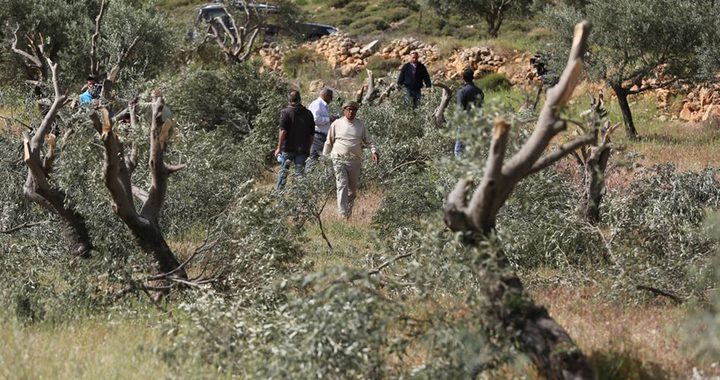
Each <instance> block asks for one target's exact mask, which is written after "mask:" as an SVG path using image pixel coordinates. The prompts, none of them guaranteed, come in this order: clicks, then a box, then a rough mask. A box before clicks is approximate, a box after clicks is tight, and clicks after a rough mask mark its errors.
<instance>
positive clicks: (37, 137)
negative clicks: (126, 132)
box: [11, 0, 186, 278]
mask: <svg viewBox="0 0 720 380" xmlns="http://www.w3.org/2000/svg"><path fill="white" fill-rule="evenodd" d="M42 4H43V5H46V4H45V3H44V2H43V3H42ZM132 5H133V4H131V3H128V2H122V1H113V2H106V1H104V0H103V1H102V2H101V3H100V4H99V8H98V9H97V14H96V15H95V16H94V19H95V23H94V27H92V26H91V25H92V24H91V23H89V22H85V23H82V22H81V23H77V24H76V25H80V26H83V27H84V28H80V27H78V28H76V29H74V30H66V29H62V28H59V29H50V30H48V31H47V32H49V33H50V34H52V33H57V34H58V35H59V36H60V37H63V36H64V33H67V34H68V35H71V36H75V35H76V34H77V35H80V36H86V37H87V38H88V40H89V41H90V44H89V47H90V48H89V51H87V50H84V49H83V50H81V51H76V52H58V51H57V50H56V49H53V48H51V46H52V44H51V43H50V41H52V39H51V38H46V37H45V36H44V35H43V34H41V31H38V30H35V29H36V28H35V26H34V25H35V24H33V23H31V24H30V26H29V27H26V28H24V29H23V30H25V31H24V32H23V33H22V34H23V35H24V37H25V38H24V40H26V41H27V42H26V43H24V44H23V45H21V44H20V42H19V41H20V40H23V39H21V38H20V37H19V35H20V34H21V33H20V31H21V28H20V26H19V25H18V26H16V27H15V28H14V30H13V33H12V42H11V45H12V51H13V52H14V53H15V54H16V55H17V56H18V57H19V58H20V59H22V61H24V62H25V64H26V66H27V67H28V68H29V69H31V70H30V73H32V76H31V77H29V79H32V80H33V81H32V85H33V86H34V87H35V89H36V91H35V92H34V93H33V95H31V97H32V98H33V99H32V100H33V101H35V102H37V104H38V105H39V111H38V112H36V113H35V114H33V118H34V119H35V121H34V122H33V123H32V125H29V126H28V128H27V129H29V130H28V131H25V133H24V138H23V140H24V153H23V155H24V162H25V164H26V166H27V168H28V175H27V180H26V182H25V186H24V194H25V196H26V197H27V198H28V199H29V200H31V201H33V202H35V203H37V204H38V205H40V206H42V207H43V208H45V209H46V210H48V211H50V212H52V213H54V214H56V215H57V216H58V217H59V218H60V220H61V221H62V223H63V224H64V226H65V228H64V232H65V236H66V238H67V239H68V243H69V246H70V247H71V251H72V252H73V253H74V254H76V255H81V256H86V257H87V256H89V251H90V250H91V249H92V247H93V245H92V243H91V241H90V234H89V232H88V229H87V227H86V225H85V217H84V216H83V215H81V213H79V212H78V211H77V210H76V207H75V205H74V203H73V201H72V199H71V197H70V196H68V192H73V191H75V190H74V189H67V188H66V189H62V188H60V185H59V183H58V181H57V180H56V178H54V177H55V176H54V175H53V174H54V173H53V172H52V171H53V164H54V163H55V160H56V157H57V154H56V145H58V140H60V141H63V140H65V139H66V138H68V136H71V135H72V133H73V129H74V128H77V127H78V126H79V125H80V124H81V123H83V122H88V121H89V120H88V119H87V118H85V116H87V115H88V111H91V112H89V115H90V118H91V120H92V121H93V125H95V126H96V127H97V129H98V132H101V133H102V136H103V138H104V140H107V139H108V137H113V136H114V135H113V134H111V133H110V134H109V128H110V123H111V121H110V119H111V118H110V113H109V111H108V107H109V101H110V100H111V99H113V98H114V97H115V94H116V91H115V85H116V84H117V82H118V80H119V78H120V74H121V70H122V69H124V68H128V67H129V68H130V70H128V71H131V72H132V74H131V75H129V77H132V76H135V77H137V78H138V79H140V80H145V77H144V75H145V74H144V73H145V70H144V67H143V66H145V65H151V66H154V67H155V68H153V70H157V69H159V68H160V67H161V66H162V65H161V63H162V59H163V57H165V56H166V55H167V52H168V51H169V50H171V49H169V48H168V44H167V43H166V42H167V40H166V39H163V38H162V37H159V36H155V34H157V35H162V34H163V33H164V29H163V28H164V21H163V20H162V19H161V18H160V17H159V16H158V15H157V14H153V13H152V12H145V11H147V9H144V8H143V7H134V6H132ZM75 16H76V17H77V18H78V19H80V20H85V21H87V20H88V19H90V18H89V17H87V13H86V12H80V13H77V14H76V15H75ZM104 23H107V24H108V25H107V27H106V29H103V25H104ZM91 30H94V33H92V34H90V31H91ZM147 39H151V40H152V44H151V42H150V41H149V40H147ZM61 40H62V39H61ZM53 53H54V54H55V55H56V56H58V57H59V58H58V60H61V59H62V57H64V56H65V54H68V56H70V57H72V59H70V60H69V62H70V63H75V62H79V61H83V60H84V59H79V58H77V57H84V58H85V59H87V57H88V56H89V63H90V65H89V66H90V67H89V72H90V73H91V74H95V75H99V76H100V77H101V78H104V86H103V89H102V92H101V94H100V95H99V99H96V100H94V101H93V104H92V105H90V106H81V107H79V109H77V110H75V109H71V106H72V103H73V102H72V100H71V98H70V97H69V96H68V91H67V90H64V89H63V83H62V80H63V79H66V77H65V76H61V72H60V64H59V62H57V61H56V60H54V59H53V58H52V57H51V55H52V54H53ZM88 53H89V54H88ZM85 62H88V61H85ZM85 67H87V66H85ZM72 73H73V71H71V72H70V74H69V75H68V77H69V78H70V79H71V80H72V79H77V78H76V77H75V76H74V75H73V74H72ZM75 73H77V71H75ZM149 74H151V72H149ZM47 87H50V88H51V91H52V93H49V94H46V93H47V92H49V91H47V90H46V88H47ZM37 89H40V91H37ZM95 108H97V109H99V110H100V112H101V113H103V116H102V117H100V116H99V115H98V113H97V112H94V109H95ZM129 108H130V111H129V112H128V113H129V114H130V120H131V122H132V124H133V126H134V124H135V123H134V122H135V117H136V115H135V113H136V112H135V109H134V108H135V103H134V102H131V105H130V107H129ZM91 109H92V110H91ZM162 109H163V107H162V105H155V106H154V108H153V111H154V112H153V113H152V120H153V122H152V123H151V126H152V128H150V130H151V131H152V132H153V133H154V134H151V136H150V137H151V152H152V154H151V155H150V157H151V165H150V166H151V169H155V170H154V171H152V170H151V172H152V174H153V176H152V183H151V187H150V190H149V191H148V192H147V197H148V199H149V200H148V201H147V202H145V207H144V208H143V210H142V211H141V213H140V215H141V216H142V217H143V218H144V220H145V221H146V223H145V222H143V220H132V218H130V217H126V216H127V215H130V214H129V213H127V212H125V209H123V208H118V207H117V206H118V205H121V206H122V205H123V203H122V202H121V201H120V200H119V198H118V196H117V194H116V193H117V191H116V192H112V191H111V193H112V195H113V201H114V205H115V207H114V209H115V211H116V212H118V214H119V215H120V216H121V217H122V219H123V221H124V222H125V223H126V224H127V225H128V226H129V227H130V230H131V231H132V232H133V233H134V234H135V237H136V238H137V239H138V241H139V243H140V246H141V247H142V248H143V249H145V250H146V251H147V252H149V253H152V254H153V255H154V256H155V258H156V259H157V262H158V263H159V265H160V269H161V271H163V272H165V273H167V272H171V271H172V272H174V273H175V274H176V275H178V276H179V277H181V278H184V277H186V276H185V274H184V272H183V271H182V268H181V267H179V265H180V264H179V263H178V262H177V260H176V259H175V257H174V255H173V254H172V252H171V251H170V250H169V248H168V247H167V244H166V243H165V241H164V239H163V238H162V234H161V233H159V228H158V227H157V220H158V215H159V213H160V210H161V206H162V203H163V200H164V195H165V189H166V187H167V177H166V174H167V173H166V172H165V171H166V170H171V171H174V170H177V169H179V168H173V167H169V166H166V165H164V163H163V159H162V152H163V151H164V149H165V141H164V140H163V138H165V139H166V138H167V133H168V129H169V126H168V122H171V121H168V120H166V119H167V117H163V120H162V123H160V124H158V121H157V120H159V119H158V118H159V117H158V116H157V113H158V112H161V111H162ZM101 119H102V120H101ZM98 126H100V127H98ZM80 127H81V126H80ZM163 128H164V129H163ZM161 129H162V131H163V132H164V134H163V135H162V136H164V137H161V136H160V135H158V133H159V132H158V131H160V130H161ZM156 130H157V131H156ZM61 132H62V133H61ZM109 141H110V142H112V141H113V140H112V139H110V140H109ZM158 146H161V148H158ZM110 148H112V149H115V151H114V152H115V153H117V152H118V151H119V150H121V148H118V147H117V144H115V145H112V146H108V149H110ZM108 154H109V156H110V159H108V160H109V161H111V159H117V157H115V156H113V154H112V153H108ZM153 163H159V165H162V166H157V167H156V166H154V165H152V164H153ZM113 165H114V166H113ZM108 166H109V167H111V168H116V169H117V167H118V164H117V163H110V164H108ZM168 168H170V169H168ZM131 171H132V170H130V172H131ZM122 179H125V178H122ZM110 180H111V178H109V176H108V175H106V185H107V187H108V188H110V189H111V190H113V188H112V186H111V181H110ZM128 181H129V178H128ZM126 184H127V183H123V186H124V185H126ZM124 190H128V191H131V193H130V194H132V190H133V189H132V188H131V187H126V188H125V187H124ZM137 194H139V193H136V196H137ZM129 204H130V205H131V206H134V200H133V198H132V195H131V198H130V201H129ZM130 216H132V215H130ZM148 229H149V230H151V232H147V231H145V230H148ZM138 231H144V232H143V233H139V232H138ZM148 240H150V242H148Z"/></svg>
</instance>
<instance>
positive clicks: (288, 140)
mask: <svg viewBox="0 0 720 380" xmlns="http://www.w3.org/2000/svg"><path fill="white" fill-rule="evenodd" d="M300 101H301V98H300V91H295V90H293V91H290V94H288V102H289V104H288V107H287V108H285V109H283V110H282V111H280V133H279V135H278V145H277V149H275V156H276V157H277V159H278V162H280V174H279V175H278V180H277V185H276V186H275V189H276V190H278V191H280V190H282V188H283V186H284V185H285V178H286V177H287V171H288V168H289V167H290V163H294V164H295V171H297V173H298V174H300V175H302V173H303V170H304V169H305V161H306V160H307V158H308V155H309V154H310V145H312V141H313V132H314V130H315V122H314V121H313V115H312V112H310V111H308V109H307V108H305V107H303V105H302V104H300Z"/></svg>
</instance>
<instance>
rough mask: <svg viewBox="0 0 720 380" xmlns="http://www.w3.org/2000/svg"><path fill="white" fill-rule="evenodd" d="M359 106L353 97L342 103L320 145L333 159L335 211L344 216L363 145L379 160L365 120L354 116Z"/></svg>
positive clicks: (356, 182)
mask: <svg viewBox="0 0 720 380" xmlns="http://www.w3.org/2000/svg"><path fill="white" fill-rule="evenodd" d="M359 107H360V105H359V104H358V103H357V102H352V101H351V102H347V103H345V104H343V107H342V109H343V117H342V118H340V119H337V120H335V121H334V122H333V123H332V124H331V125H330V130H329V131H328V136H327V140H326V141H325V148H324V149H323V154H324V155H330V157H331V158H332V160H333V168H334V169H335V184H336V186H337V204H338V213H339V214H340V216H341V217H343V218H345V219H349V218H350V216H351V215H352V207H353V202H354V201H355V196H356V195H357V188H358V185H359V184H360V171H361V169H362V149H363V147H367V146H369V147H370V151H371V152H372V159H373V162H375V163H376V164H377V163H378V162H379V161H380V156H379V155H378V152H377V148H376V147H375V143H374V142H373V140H372V138H371V137H370V134H369V133H368V131H367V129H366V128H365V124H364V123H363V122H362V121H360V120H359V119H357V118H356V117H355V116H356V115H357V110H358V108H359Z"/></svg>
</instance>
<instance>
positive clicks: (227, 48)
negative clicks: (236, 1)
mask: <svg viewBox="0 0 720 380" xmlns="http://www.w3.org/2000/svg"><path fill="white" fill-rule="evenodd" d="M240 5H242V8H243V13H244V15H243V17H244V18H245V22H244V24H243V25H242V26H239V25H238V24H237V23H236V22H235V17H234V16H233V14H232V13H231V12H230V11H228V9H227V8H225V7H223V10H224V11H225V14H224V15H223V16H219V17H217V18H215V19H214V20H212V21H211V23H210V27H209V28H208V32H211V33H210V36H209V37H210V38H212V39H214V40H215V42H216V43H217V45H218V47H219V48H220V50H222V52H223V56H224V57H225V62H226V63H227V64H228V65H234V64H237V63H242V62H245V61H246V60H248V58H250V57H251V54H252V52H253V45H254V44H255V40H256V39H257V36H258V33H259V32H260V29H261V27H263V26H264V25H265V21H266V20H265V19H266V17H265V16H264V15H262V14H260V12H259V11H258V10H257V9H255V8H250V7H248V6H247V5H246V4H245V2H240Z"/></svg>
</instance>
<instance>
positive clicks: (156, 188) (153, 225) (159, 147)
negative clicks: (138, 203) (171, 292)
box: [90, 98, 188, 279]
mask: <svg viewBox="0 0 720 380" xmlns="http://www.w3.org/2000/svg"><path fill="white" fill-rule="evenodd" d="M162 107H163V101H162V98H159V99H158V100H157V101H156V102H154V103H153V105H152V120H151V126H150V154H149V156H150V157H149V162H148V165H149V167H150V175H151V186H150V190H149V191H148V192H147V199H146V200H145V202H144V203H143V206H142V208H141V211H140V212H139V213H138V211H137V210H136V208H135V203H134V199H133V196H134V195H133V193H134V191H136V190H134V186H133V185H132V182H131V174H132V169H134V163H132V162H128V161H129V160H128V159H127V158H126V155H125V148H124V145H123V143H122V141H121V140H120V138H119V137H118V136H117V134H116V133H115V131H114V130H113V128H112V124H111V120H110V117H109V114H108V111H107V110H106V109H104V108H102V109H101V110H100V111H99V112H97V113H92V114H91V116H90V118H91V120H92V121H93V125H94V127H95V129H96V130H97V131H98V133H99V134H100V137H101V139H102V142H103V145H104V147H105V168H104V175H103V176H104V179H105V186H106V187H107V188H108V190H110V194H111V196H112V199H113V211H114V212H115V213H116V214H117V215H118V216H119V217H120V219H122V221H123V222H124V223H125V225H127V226H128V228H129V229H130V232H131V233H132V234H133V236H134V237H135V239H136V240H137V242H138V244H139V245H140V247H141V248H142V250H143V251H145V252H147V253H149V254H152V255H153V257H154V258H155V261H156V262H157V264H158V267H159V269H160V272H161V273H170V272H172V273H173V275H174V276H176V277H178V278H181V279H187V278H188V276H187V273H186V272H185V270H184V268H180V269H178V268H179V267H180V263H179V262H178V260H177V259H176V258H175V255H174V254H173V252H172V250H171V249H170V247H169V246H168V244H167V242H166V241H165V237H164V236H163V233H162V229H161V228H160V224H159V215H160V210H161V208H162V205H163V203H164V200H165V192H166V191H167V178H168V176H169V175H170V174H171V173H172V172H175V171H177V170H180V169H181V168H182V166H176V167H170V166H167V165H166V164H165V161H164V151H165V144H166V141H165V138H166V137H167V136H166V135H165V134H163V133H162V130H163V126H164V125H165V123H168V122H171V121H168V120H165V121H163V120H162ZM130 123H131V125H133V127H134V126H135V123H136V115H135V105H134V104H133V105H131V107H130ZM130 161H131V160H130Z"/></svg>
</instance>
